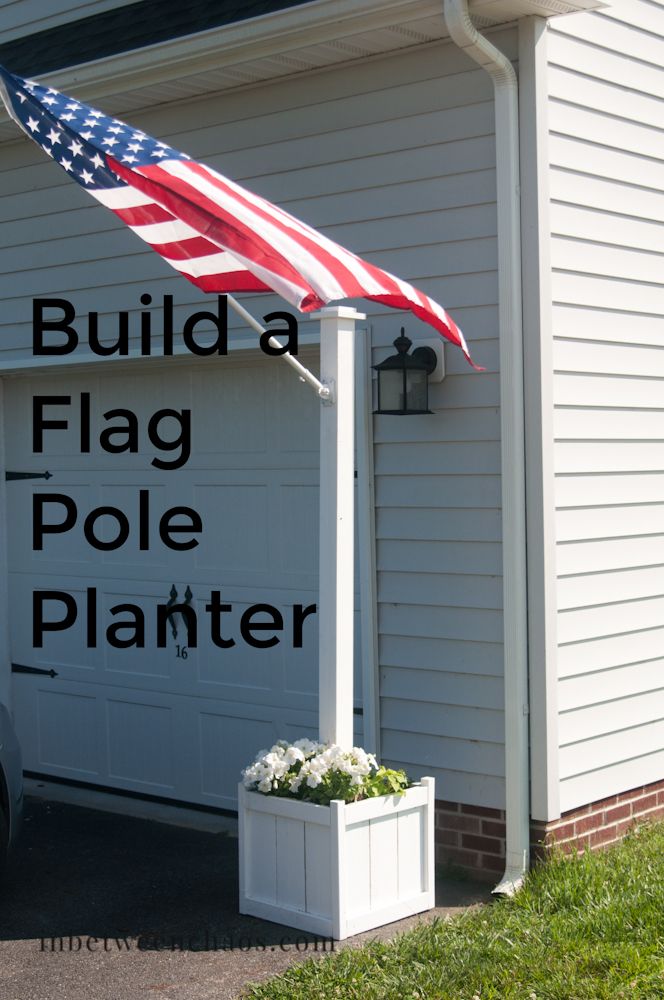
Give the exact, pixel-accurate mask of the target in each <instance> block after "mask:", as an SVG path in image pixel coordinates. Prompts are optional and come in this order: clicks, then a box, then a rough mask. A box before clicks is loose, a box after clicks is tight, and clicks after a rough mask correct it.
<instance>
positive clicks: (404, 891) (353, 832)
mask: <svg viewBox="0 0 664 1000" xmlns="http://www.w3.org/2000/svg"><path fill="white" fill-rule="evenodd" d="M238 805H239V820H240V825H239V839H240V913H249V914H251V915H252V916H255V917H263V918H265V919H267V920H274V921H277V922H278V923H282V924H287V925H288V926H290V927H297V928H299V929H301V930H306V931H313V932H314V933H317V934H321V935H326V936H329V937H333V938H336V939H337V940H342V939H343V938H346V937H349V936H350V935H351V934H358V933H359V932H360V931H365V930H369V929H370V928H372V927H380V926H381V925H382V924H388V923H391V921H393V920H400V919H401V918H402V917H407V916H409V915H410V914H413V913H421V912H422V911H423V910H429V909H431V907H433V905H434V843H433V822H434V779H433V778H422V780H421V782H420V783H419V784H417V785H414V786H413V787H412V788H409V789H407V790H406V792H405V794H404V795H402V796H399V795H383V796H381V797H380V798H377V799H365V800H364V801H363V802H351V803H348V804H346V803H344V802H333V803H332V804H331V805H330V806H317V805H312V804H311V803H310V802H299V801H297V800H296V799H286V798H277V797H275V796H272V795H262V794H261V793H260V792H248V791H246V789H245V788H244V787H243V786H242V785H240V789H239V796H238Z"/></svg>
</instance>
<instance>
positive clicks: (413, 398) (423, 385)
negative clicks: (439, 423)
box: [406, 369, 429, 413]
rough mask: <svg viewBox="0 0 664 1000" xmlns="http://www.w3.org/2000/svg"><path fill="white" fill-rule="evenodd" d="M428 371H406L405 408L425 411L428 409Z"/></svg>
mask: <svg viewBox="0 0 664 1000" xmlns="http://www.w3.org/2000/svg"><path fill="white" fill-rule="evenodd" d="M428 378H429V375H428V372H425V371H413V370H412V369H411V370H410V371H408V372H407V373H406V392H407V409H408V411H409V412H411V411H414V412H418V411H419V412H425V413H426V412H427V411H428V409H429V393H428Z"/></svg>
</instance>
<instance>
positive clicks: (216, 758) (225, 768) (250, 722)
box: [198, 711, 279, 802]
mask: <svg viewBox="0 0 664 1000" xmlns="http://www.w3.org/2000/svg"><path fill="white" fill-rule="evenodd" d="M278 738H279V733H278V731H277V726H276V724H275V720H274V719H256V718H254V717H252V716H250V715H249V714H241V715H239V716H235V717H234V716H230V715H221V714H214V713H212V712H208V711H203V712H199V713H198V739H199V747H198V751H199V759H200V761H201V795H203V796H205V797H206V798H209V799H214V800H217V801H220V800H224V801H226V802H229V801H231V802H232V801H233V799H234V798H235V795H236V789H237V784H238V782H239V780H240V774H241V772H242V768H243V767H246V766H247V764H248V763H249V761H248V760H247V759H246V752H245V747H246V746H247V742H248V741H249V742H250V744H251V745H252V746H255V747H256V752H258V750H259V749H262V748H268V747H270V746H272V744H273V743H274V742H275V741H276V740H277V739H278ZM234 786H235V787H234Z"/></svg>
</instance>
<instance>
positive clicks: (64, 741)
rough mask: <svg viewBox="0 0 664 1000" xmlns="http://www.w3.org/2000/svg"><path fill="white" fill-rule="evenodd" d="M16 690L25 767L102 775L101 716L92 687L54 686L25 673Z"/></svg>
mask: <svg viewBox="0 0 664 1000" xmlns="http://www.w3.org/2000/svg"><path fill="white" fill-rule="evenodd" d="M22 679H23V680H24V683H22V684H20V685H17V686H16V689H15V692H14V713H15V718H16V728H17V732H18V737H19V740H20V742H21V747H22V751H23V767H24V768H25V770H26V771H45V772H48V773H52V774H59V775H60V776H62V777H66V778H72V779H76V780H79V781H93V782H97V781H98V780H99V779H100V777H101V776H102V774H103V760H102V757H103V742H101V741H100V739H99V734H100V733H101V732H103V717H102V715H101V709H102V706H101V705H100V703H99V701H98V699H97V697H96V694H95V693H94V690H90V689H88V688H86V687H83V686H81V687H79V688H78V689H77V690H72V688H71V686H69V685H67V684H66V683H65V684H64V685H57V686H54V684H53V681H52V680H51V678H42V677H39V676H35V675H32V676H29V677H28V676H26V677H25V678H22Z"/></svg>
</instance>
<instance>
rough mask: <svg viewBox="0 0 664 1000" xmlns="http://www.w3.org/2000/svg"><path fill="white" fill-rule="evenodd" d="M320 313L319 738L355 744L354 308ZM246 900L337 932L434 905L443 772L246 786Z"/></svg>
mask: <svg viewBox="0 0 664 1000" xmlns="http://www.w3.org/2000/svg"><path fill="white" fill-rule="evenodd" d="M318 316H319V318H320V323H321V336H320V367H321V382H322V383H323V386H325V387H326V388H327V389H328V390H329V394H328V395H327V396H326V397H325V396H323V395H321V426H320V570H319V573H320V585H319V611H318V618H319V667H318V669H319V713H320V721H319V729H320V739H321V740H322V741H325V742H329V743H336V744H338V745H339V746H341V747H343V748H344V749H350V748H351V747H352V746H353V591H354V570H353V561H354V544H355V543H354V472H355V377H354V362H355V343H354V338H355V323H356V321H357V320H359V319H364V316H363V315H362V314H361V313H358V312H356V311H355V310H354V309H349V308H344V307H333V308H328V309H323V310H322V311H321V312H320V313H318ZM238 809H239V820H240V823H239V842H240V912H241V913H247V914H252V915H253V916H256V917H263V918H266V919H268V920H274V921H277V922H279V923H283V924H286V925H288V926H292V927H297V928H299V929H301V930H307V931H312V932H314V933H318V934H327V935H330V936H332V937H334V938H337V939H338V940H341V939H343V938H345V937H348V936H349V935H350V934H357V933H359V932H360V931H364V930H369V929H370V928H372V927H379V926H381V925H382V924H385V923H390V922H391V921H393V920H399V919H401V918H402V917H406V916H410V915H411V914H413V913H420V912H422V911H423V910H428V909H430V908H431V907H432V906H433V905H434V853H433V852H434V836H433V820H434V779H433V778H423V779H422V781H421V782H420V783H419V784H418V785H414V786H413V787H411V788H409V789H407V790H406V792H405V793H404V794H403V795H401V796H399V795H383V796H379V797H378V798H374V799H365V800H364V801H362V802H351V803H344V802H340V801H335V802H332V803H331V805H329V806H320V805H313V804H312V803H309V802H301V801H298V800H296V799H289V798H282V797H277V796H273V795H263V794H262V793H260V792H253V791H251V792H250V791H247V790H246V789H245V788H244V786H243V785H240V787H239V795H238Z"/></svg>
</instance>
